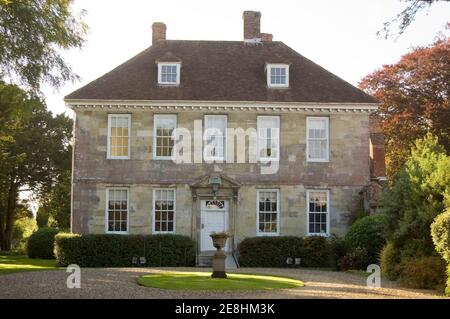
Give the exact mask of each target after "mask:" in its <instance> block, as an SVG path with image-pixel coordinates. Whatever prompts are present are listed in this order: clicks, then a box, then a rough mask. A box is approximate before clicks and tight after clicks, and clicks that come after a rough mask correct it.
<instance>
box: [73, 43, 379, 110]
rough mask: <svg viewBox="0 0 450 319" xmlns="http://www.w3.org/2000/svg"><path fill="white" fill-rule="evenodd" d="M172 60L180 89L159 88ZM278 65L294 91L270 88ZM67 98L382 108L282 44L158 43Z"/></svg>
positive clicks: (371, 98)
mask: <svg viewBox="0 0 450 319" xmlns="http://www.w3.org/2000/svg"><path fill="white" fill-rule="evenodd" d="M171 59H174V60H175V61H174V62H181V80H180V85H179V86H178V87H173V86H170V87H168V86H159V85H158V83H157V77H158V75H157V72H158V68H157V64H156V61H169V60H171ZM275 61H276V62H278V63H280V62H282V63H287V64H289V65H290V67H289V74H290V78H289V85H290V87H289V88H284V89H283V88H281V89H273V88H267V83H266V79H267V78H266V74H265V65H266V63H271V62H275ZM349 67H352V66H349ZM66 99H68V100H70V99H107V100H185V101H186V100H192V101H268V102H319V103H328V102H338V103H377V100H375V99H374V98H373V97H371V96H369V95H367V94H366V93H364V92H362V91H361V90H359V89H358V88H356V87H354V86H353V85H351V84H349V83H347V82H345V81H344V80H342V79H341V78H339V77H337V76H336V75H334V74H332V73H330V72H328V71H327V70H325V69H324V68H322V67H321V66H319V65H317V64H315V63H314V62H312V61H310V60H308V59H307V58H305V57H303V56H302V55H300V54H298V53H297V52H295V51H294V50H293V49H291V48H290V47H288V46H287V45H285V44H284V43H282V42H260V43H247V42H243V41H182V40H164V41H159V42H157V43H156V44H155V45H153V46H151V47H150V48H148V49H146V50H144V51H142V52H141V53H139V54H138V55H136V56H135V57H133V58H131V59H130V60H128V61H126V62H125V63H123V64H121V65H119V66H118V67H116V68H115V69H113V70H112V71H110V72H108V73H107V74H105V75H103V76H101V77H100V78H98V79H96V80H94V81H92V82H91V83H89V84H87V85H85V86H83V87H82V88H80V89H78V90H76V91H74V92H72V93H71V94H69V95H67V96H66Z"/></svg>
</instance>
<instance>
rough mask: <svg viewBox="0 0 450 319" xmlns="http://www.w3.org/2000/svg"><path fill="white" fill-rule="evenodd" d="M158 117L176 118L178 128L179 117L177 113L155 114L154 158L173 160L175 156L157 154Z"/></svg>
mask: <svg viewBox="0 0 450 319" xmlns="http://www.w3.org/2000/svg"><path fill="white" fill-rule="evenodd" d="M158 118H170V119H175V128H174V129H176V128H177V125H178V122H177V121H178V119H177V115H176V114H154V115H153V159H154V160H171V159H173V158H174V157H172V156H158V155H157V154H156V146H157V145H156V141H157V136H156V128H157V126H156V122H157V119H158ZM174 143H175V142H174ZM174 147H175V146H174ZM174 156H176V154H174Z"/></svg>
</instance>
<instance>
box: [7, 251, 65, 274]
mask: <svg viewBox="0 0 450 319" xmlns="http://www.w3.org/2000/svg"><path fill="white" fill-rule="evenodd" d="M53 269H61V268H60V267H57V266H56V260H54V259H30V258H28V257H27V256H22V255H0V275H6V274H11V273H15V272H22V271H36V270H53Z"/></svg>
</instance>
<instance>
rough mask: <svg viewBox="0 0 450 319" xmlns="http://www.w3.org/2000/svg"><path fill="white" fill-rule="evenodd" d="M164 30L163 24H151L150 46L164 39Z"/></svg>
mask: <svg viewBox="0 0 450 319" xmlns="http://www.w3.org/2000/svg"><path fill="white" fill-rule="evenodd" d="M166 29H167V28H166V25H165V24H164V23H163V22H154V23H153V24H152V45H153V44H156V42H158V41H161V40H165V39H166Z"/></svg>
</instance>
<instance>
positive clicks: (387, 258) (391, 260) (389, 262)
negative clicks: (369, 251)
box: [380, 242, 401, 280]
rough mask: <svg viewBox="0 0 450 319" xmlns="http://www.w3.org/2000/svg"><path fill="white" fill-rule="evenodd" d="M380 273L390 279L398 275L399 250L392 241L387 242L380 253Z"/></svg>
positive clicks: (399, 270) (399, 271)
mask: <svg viewBox="0 0 450 319" xmlns="http://www.w3.org/2000/svg"><path fill="white" fill-rule="evenodd" d="M380 268H381V273H382V274H383V275H384V276H386V278H388V279H390V280H396V279H398V277H399V276H400V273H401V266H400V251H399V249H398V248H396V247H395V246H394V244H393V243H391V242H388V243H387V244H386V245H385V246H384V247H383V249H382V250H381V253H380Z"/></svg>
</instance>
